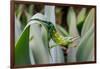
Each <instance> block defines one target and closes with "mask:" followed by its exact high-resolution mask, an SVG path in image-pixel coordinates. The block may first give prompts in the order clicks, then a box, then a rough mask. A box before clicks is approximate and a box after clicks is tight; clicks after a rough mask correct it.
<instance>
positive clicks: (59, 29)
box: [56, 25, 69, 36]
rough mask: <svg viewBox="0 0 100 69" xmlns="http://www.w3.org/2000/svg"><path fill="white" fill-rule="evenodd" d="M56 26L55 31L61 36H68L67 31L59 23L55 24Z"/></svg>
mask: <svg viewBox="0 0 100 69" xmlns="http://www.w3.org/2000/svg"><path fill="white" fill-rule="evenodd" d="M56 28H57V31H58V32H59V33H60V34H62V35H63V36H68V35H69V34H68V32H67V31H66V30H65V29H64V28H63V27H61V26H60V25H56Z"/></svg>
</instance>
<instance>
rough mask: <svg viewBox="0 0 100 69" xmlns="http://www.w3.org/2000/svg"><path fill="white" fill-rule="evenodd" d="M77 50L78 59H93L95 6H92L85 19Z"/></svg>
mask: <svg viewBox="0 0 100 69" xmlns="http://www.w3.org/2000/svg"><path fill="white" fill-rule="evenodd" d="M78 46H79V48H78V51H77V56H76V57H77V61H92V60H93V59H89V58H90V56H92V57H91V58H93V57H94V56H93V55H94V54H93V52H92V51H93V48H94V8H92V9H91V10H90V12H89V14H88V16H87V17H86V19H85V22H84V25H83V28H82V33H81V39H80V43H79V45H78Z"/></svg>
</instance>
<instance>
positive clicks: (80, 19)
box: [77, 8, 86, 35]
mask: <svg viewBox="0 0 100 69" xmlns="http://www.w3.org/2000/svg"><path fill="white" fill-rule="evenodd" d="M85 17H86V8H82V10H81V11H80V12H79V14H78V16H77V28H78V32H79V34H80V35H81V30H82V27H83V23H84V20H85Z"/></svg>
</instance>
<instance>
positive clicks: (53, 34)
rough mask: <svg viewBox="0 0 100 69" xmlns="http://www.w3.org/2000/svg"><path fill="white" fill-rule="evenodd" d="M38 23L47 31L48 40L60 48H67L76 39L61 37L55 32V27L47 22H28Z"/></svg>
mask: <svg viewBox="0 0 100 69" xmlns="http://www.w3.org/2000/svg"><path fill="white" fill-rule="evenodd" d="M33 20H36V21H40V22H41V23H43V24H45V26H46V28H47V31H48V36H49V37H48V40H50V39H52V40H53V41H54V42H55V43H56V44H58V45H60V46H63V47H65V46H68V45H69V44H71V43H72V42H73V41H74V40H76V39H77V37H70V36H66V37H65V36H62V35H61V34H60V33H59V32H57V30H56V28H55V26H54V25H53V24H52V23H51V22H49V21H44V20H40V19H31V20H30V21H33Z"/></svg>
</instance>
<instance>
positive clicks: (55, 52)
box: [44, 5, 64, 63]
mask: <svg viewBox="0 0 100 69" xmlns="http://www.w3.org/2000/svg"><path fill="white" fill-rule="evenodd" d="M44 11H45V13H44V14H45V17H46V18H47V21H50V22H52V23H53V25H54V26H55V27H56V23H55V6H48V5H45V9H44ZM54 44H55V42H53V40H50V42H49V45H50V46H52V45H54ZM50 53H51V56H52V58H51V57H50V63H63V62H64V55H63V52H62V49H61V48H60V47H59V46H56V47H54V48H52V49H50Z"/></svg>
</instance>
